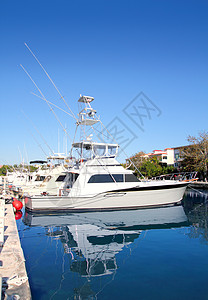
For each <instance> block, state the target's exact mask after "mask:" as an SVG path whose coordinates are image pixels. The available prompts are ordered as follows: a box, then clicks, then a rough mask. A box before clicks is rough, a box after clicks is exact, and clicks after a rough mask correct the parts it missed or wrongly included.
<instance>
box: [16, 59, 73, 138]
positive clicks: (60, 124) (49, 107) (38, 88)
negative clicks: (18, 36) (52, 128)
mask: <svg viewBox="0 0 208 300" xmlns="http://www.w3.org/2000/svg"><path fill="white" fill-rule="evenodd" d="M20 66H21V68H22V69H23V71H24V72H25V73H26V74H27V76H28V77H29V78H30V80H31V81H32V83H33V84H34V85H35V87H36V88H37V90H38V91H39V93H40V94H41V96H42V98H43V100H44V101H45V102H46V103H47V105H48V106H49V108H50V110H51V111H52V113H53V114H54V116H55V118H56V120H57V121H58V123H59V124H60V126H61V127H62V129H63V130H64V132H65V133H66V134H67V136H68V138H69V139H70V141H71V138H70V136H69V135H68V133H67V132H66V129H65V128H64V126H63V124H62V123H61V121H60V120H59V118H58V117H57V115H56V113H55V112H54V110H53V108H52V106H51V105H50V103H49V101H48V100H47V99H46V98H45V96H44V95H43V93H42V91H41V90H40V88H39V87H38V85H37V84H36V83H35V81H34V80H33V79H32V77H31V76H30V74H29V73H28V72H27V71H26V69H25V68H24V67H23V65H21V64H20Z"/></svg>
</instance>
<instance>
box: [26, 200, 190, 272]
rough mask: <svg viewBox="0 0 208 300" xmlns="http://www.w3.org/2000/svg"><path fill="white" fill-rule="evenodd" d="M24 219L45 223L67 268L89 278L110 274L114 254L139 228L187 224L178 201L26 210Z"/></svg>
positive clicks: (32, 222) (113, 263)
mask: <svg viewBox="0 0 208 300" xmlns="http://www.w3.org/2000/svg"><path fill="white" fill-rule="evenodd" d="M24 223H25V225H29V226H42V227H45V228H46V231H47V235H48V236H51V237H54V238H57V237H58V238H59V239H60V241H61V242H62V244H63V247H64V252H65V253H69V254H70V255H71V257H72V260H71V265H70V270H71V271H72V272H77V273H79V274H80V275H81V276H87V277H89V278H90V277H95V276H103V275H109V274H113V273H114V271H115V270H116V269H117V268H118V266H117V262H116V254H118V253H119V252H120V251H122V249H123V248H124V247H125V246H126V245H129V244H131V243H133V242H134V241H135V239H137V238H139V236H140V234H141V231H142V230H145V229H160V228H172V227H180V226H186V225H187V217H186V215H185V213H184V210H183V207H182V206H181V205H180V206H172V207H165V208H164V207H163V208H155V209H143V210H133V211H119V212H118V211H117V212H92V213H79V214H78V213H75V214H61V215H41V214H36V215H34V214H31V213H28V212H26V213H25V216H24Z"/></svg>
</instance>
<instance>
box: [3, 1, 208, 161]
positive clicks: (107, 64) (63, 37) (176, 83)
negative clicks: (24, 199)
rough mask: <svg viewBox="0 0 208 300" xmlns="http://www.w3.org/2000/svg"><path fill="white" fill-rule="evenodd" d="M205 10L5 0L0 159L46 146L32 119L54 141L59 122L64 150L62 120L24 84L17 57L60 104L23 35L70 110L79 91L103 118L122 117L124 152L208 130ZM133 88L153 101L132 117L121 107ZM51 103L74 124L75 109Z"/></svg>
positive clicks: (197, 4)
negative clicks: (126, 137) (127, 134)
mask: <svg viewBox="0 0 208 300" xmlns="http://www.w3.org/2000/svg"><path fill="white" fill-rule="evenodd" d="M207 16H208V2H207V1H201V0H199V1H192V0H187V1H178V0H174V1H172V0H170V1H167V0H164V1H161V0H157V1H155V0H152V1H150V0H145V1H144V0H143V1H141V0H137V1H131V0H128V1H121V0H120V1H113V0H104V1H103V0H99V1H91V0H89V1H84V0H83V1H70V0H66V1H63V0H59V1H48V0H44V1H40V0H36V1H33V0H30V1H28V0H27V1H14V0H12V1H3V2H2V3H1V10H0V32H1V35H0V39H1V47H0V54H1V55H0V66H1V72H0V82H1V85H0V86H1V89H0V112H1V131H0V132H1V137H0V138H1V144H0V164H3V163H19V162H20V160H21V158H20V153H21V155H22V156H24V159H25V160H33V159H44V158H45V155H44V153H43V152H42V150H41V149H40V146H38V144H41V147H43V148H44V150H45V152H46V153H49V149H48V148H47V147H46V146H45V145H44V142H43V140H42V139H41V137H40V136H39V135H38V133H37V131H36V130H35V129H34V127H33V125H32V124H31V122H30V121H29V120H31V121H32V123H33V124H35V126H36V128H37V129H38V130H39V131H40V132H41V134H42V136H43V137H44V139H45V140H47V143H48V144H49V145H50V147H51V148H52V149H53V150H54V151H58V142H57V141H58V131H59V137H60V138H59V140H60V145H61V146H60V150H61V151H62V150H63V147H62V145H63V142H62V140H63V133H62V129H61V128H60V126H59V124H58V123H57V121H56V119H55V118H54V116H53V114H52V113H51V112H50V109H49V107H48V106H47V105H46V103H44V102H43V101H42V100H40V99H38V98H37V97H35V96H34V95H32V94H31V92H34V93H36V94H38V91H37V90H36V88H35V86H34V85H33V83H32V82H31V81H30V79H29V78H28V77H27V75H26V74H25V73H24V71H23V70H22V69H21V67H20V64H22V65H23V66H24V67H25V68H26V70H27V71H28V72H29V73H30V74H31V76H32V78H33V80H34V81H35V82H36V83H37V84H38V86H39V88H40V89H41V90H42V92H43V94H44V95H45V97H46V98H47V99H48V100H50V101H52V102H54V103H56V104H57V105H59V106H61V107H63V108H64V104H63V102H62V100H61V99H60V96H59V95H58V94H57V92H56V91H55V89H54V88H53V87H52V85H51V84H50V82H49V81H48V80H47V78H46V76H45V74H44V73H43V72H42V71H41V69H40V67H39V65H38V64H37V63H36V62H35V60H34V58H33V57H32V55H31V54H30V53H29V51H28V50H27V48H26V47H25V45H24V43H25V42H26V43H27V44H28V45H29V46H30V48H31V49H32V50H33V52H34V53H35V54H36V55H37V57H38V59H39V60H40V62H41V63H42V64H43V65H44V67H45V68H46V70H47V71H48V73H49V74H50V76H51V77H52V79H53V80H54V82H55V83H56V85H57V87H58V88H59V90H60V91H61V93H62V94H63V96H64V97H65V99H66V101H67V102H68V104H69V105H70V107H71V108H72V109H73V111H74V112H75V113H77V99H78V98H79V95H80V94H84V95H85V94H86V95H90V96H94V97H95V100H96V101H94V107H95V108H96V109H97V111H98V112H99V114H100V115H101V118H102V120H103V123H104V124H105V125H108V124H109V123H110V124H111V122H112V121H113V120H115V118H116V120H117V121H118V120H119V122H120V121H122V122H123V123H122V124H123V125H124V126H127V127H126V128H128V130H130V131H129V132H131V134H132V136H133V135H134V138H133V139H132V140H131V141H130V143H129V144H128V146H126V149H125V151H126V153H127V154H128V155H129V156H130V155H132V154H134V153H136V152H138V151H140V150H143V151H146V152H150V151H152V150H154V149H164V148H166V147H176V146H181V145H185V144H187V141H186V138H187V136H188V135H197V134H198V132H199V131H203V130H208V122H207V119H208V117H207V116H208V97H207V95H208V18H207ZM140 92H143V93H144V94H145V95H146V96H147V97H148V99H150V101H151V102H148V101H149V100H147V102H146V104H149V106H150V107H152V110H151V111H149V112H146V113H144V115H143V116H142V117H141V114H142V113H141V110H140V121H141V122H142V123H140V124H139V125H140V126H138V124H136V123H135V122H134V121H135V120H133V119H132V118H129V116H128V108H127V109H126V112H127V114H126V113H125V112H124V109H125V108H126V106H128V107H129V105H130V106H132V107H133V105H134V101H133V102H132V100H133V99H134V98H135V97H136V96H137V95H138V94H139V93H140ZM138 97H140V96H138ZM137 100H138V101H140V104H141V101H142V100H141V99H140V98H138V99H137ZM137 105H139V104H138V103H137ZM22 111H23V112H24V114H23V112H22ZM56 112H57V114H58V115H59V118H60V120H61V121H62V123H63V124H64V126H65V125H66V126H67V128H68V131H69V133H70V134H72V132H73V130H74V121H73V119H71V118H70V117H68V116H67V115H65V114H63V113H61V112H59V111H56ZM148 113H149V114H148ZM145 114H146V115H145ZM25 115H26V116H27V117H25ZM27 118H28V119H27ZM141 118H142V120H141ZM138 121H139V119H138ZM113 122H114V121H113ZM58 128H59V129H58ZM34 137H35V139H36V141H35V139H34Z"/></svg>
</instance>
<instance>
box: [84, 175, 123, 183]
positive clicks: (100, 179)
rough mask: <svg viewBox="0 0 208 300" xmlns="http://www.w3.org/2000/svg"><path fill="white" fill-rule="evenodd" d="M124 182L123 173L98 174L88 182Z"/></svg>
mask: <svg viewBox="0 0 208 300" xmlns="http://www.w3.org/2000/svg"><path fill="white" fill-rule="evenodd" d="M115 181H116V182H123V174H112V175H111V174H97V175H93V176H91V177H90V179H89V181H88V183H107V182H115Z"/></svg>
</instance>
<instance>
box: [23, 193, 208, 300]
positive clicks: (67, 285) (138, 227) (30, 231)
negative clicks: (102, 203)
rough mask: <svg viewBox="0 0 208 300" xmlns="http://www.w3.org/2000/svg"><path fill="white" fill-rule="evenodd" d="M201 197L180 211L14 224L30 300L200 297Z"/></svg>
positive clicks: (205, 222)
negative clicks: (29, 289) (30, 294)
mask: <svg viewBox="0 0 208 300" xmlns="http://www.w3.org/2000/svg"><path fill="white" fill-rule="evenodd" d="M207 199H208V192H207V191H193V190H191V189H188V190H187V192H186V194H185V197H184V200H183V205H182V206H181V205H180V206H173V207H166V208H155V209H143V210H142V209H141V210H137V211H122V212H102V213H101V212H98V213H80V214H59V215H54V214H52V215H41V214H37V215H32V214H28V213H27V212H25V213H24V216H23V218H22V219H21V220H18V221H17V226H18V230H19V235H20V239H21V244H22V248H23V251H24V255H25V259H26V267H27V272H28V277H29V282H30V287H31V292H32V298H33V299H144V300H150V299H151V300H152V299H160V300H161V299H169V300H171V299H173V300H175V299H189V300H190V299H193V300H194V299H208V285H207V277H208V204H207Z"/></svg>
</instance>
